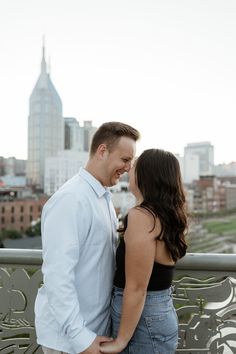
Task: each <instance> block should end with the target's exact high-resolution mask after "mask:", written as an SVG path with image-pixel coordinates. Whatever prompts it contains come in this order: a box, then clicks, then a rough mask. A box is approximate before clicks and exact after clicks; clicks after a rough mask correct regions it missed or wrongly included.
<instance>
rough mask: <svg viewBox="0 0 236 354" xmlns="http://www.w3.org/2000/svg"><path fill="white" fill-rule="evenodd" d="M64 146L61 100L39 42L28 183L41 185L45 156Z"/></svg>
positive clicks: (32, 107) (31, 120) (32, 110)
mask: <svg viewBox="0 0 236 354" xmlns="http://www.w3.org/2000/svg"><path fill="white" fill-rule="evenodd" d="M63 149H64V118H63V116H62V102H61V99H60V96H59V95H58V93H57V91H56V89H55V87H54V85H53V83H52V81H51V78H50V75H49V74H48V73H47V63H46V60H45V43H44V40H43V46H42V61H41V72H40V75H39V78H38V80H37V82H36V85H35V87H34V89H33V91H32V94H31V96H30V105H29V118H28V165H27V179H28V183H29V184H32V185H35V186H36V187H37V188H39V189H43V186H44V168H45V167H44V166H45V160H46V158H47V157H51V156H56V155H57V153H58V152H59V151H61V150H63Z"/></svg>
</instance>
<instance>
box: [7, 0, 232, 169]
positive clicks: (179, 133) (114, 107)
mask: <svg viewBox="0 0 236 354" xmlns="http://www.w3.org/2000/svg"><path fill="white" fill-rule="evenodd" d="M44 34H45V36H46V58H47V59H48V57H49V56H50V58H51V78H52V81H53V83H54V85H55V87H56V88H57V91H58V93H59V95H60V97H61V99H62V102H63V115H64V116H71V117H75V118H77V119H78V120H79V122H83V120H92V121H93V123H94V125H95V126H98V125H100V124H101V123H103V122H105V121H110V120H120V121H123V122H126V123H129V124H131V125H134V126H135V127H136V128H138V129H139V130H140V131H141V133H142V140H141V142H140V143H139V148H138V152H141V151H142V150H143V149H146V148H150V147H157V148H164V149H167V150H170V151H172V152H174V153H179V154H180V155H182V154H183V149H184V146H185V145H186V144H187V143H189V142H197V141H210V142H211V143H212V144H213V145H214V146H215V163H221V162H231V161H236V128H234V127H235V124H234V121H235V117H236V1H235V0H116V1H115V0H83V1H82V0H0V48H1V52H0V156H4V157H8V156H16V157H18V158H26V157H27V119H28V114H29V108H28V107H29V96H30V94H31V92H32V89H33V87H34V85H35V83H36V80H37V78H38V76H39V73H40V63H41V50H42V36H43V35H44Z"/></svg>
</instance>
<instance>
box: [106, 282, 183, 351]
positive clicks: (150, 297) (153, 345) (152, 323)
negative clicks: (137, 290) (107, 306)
mask: <svg viewBox="0 0 236 354" xmlns="http://www.w3.org/2000/svg"><path fill="white" fill-rule="evenodd" d="M122 298H123V289H120V288H117V287H114V289H113V298H112V305H111V316H112V337H113V338H116V337H117V333H118V329H119V323H120V318H121V305H122ZM177 344H178V318H177V315H176V311H175V309H174V306H173V301H172V287H171V288H169V289H167V290H160V291H148V292H147V297H146V301H145V306H144V310H143V313H142V316H141V318H140V321H139V323H138V325H137V327H136V330H135V332H134V335H133V337H132V338H131V340H130V342H129V344H128V346H127V347H126V348H125V349H124V350H123V351H122V352H121V353H122V354H174V353H175V351H176V348H177Z"/></svg>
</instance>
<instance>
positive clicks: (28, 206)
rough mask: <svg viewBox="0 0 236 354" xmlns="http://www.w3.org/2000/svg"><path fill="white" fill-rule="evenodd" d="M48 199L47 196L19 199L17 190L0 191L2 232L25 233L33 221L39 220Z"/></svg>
mask: <svg viewBox="0 0 236 354" xmlns="http://www.w3.org/2000/svg"><path fill="white" fill-rule="evenodd" d="M47 199H48V197H46V196H41V197H26V198H18V197H17V190H6V189H4V190H0V231H3V230H17V231H20V232H24V231H25V230H26V229H27V228H28V227H29V226H31V223H32V221H37V220H39V218H40V217H41V211H42V207H43V205H44V204H45V202H46V201H47Z"/></svg>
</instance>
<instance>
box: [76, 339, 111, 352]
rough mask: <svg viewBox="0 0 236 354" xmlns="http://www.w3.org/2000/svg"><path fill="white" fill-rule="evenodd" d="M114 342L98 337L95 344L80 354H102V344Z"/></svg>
mask: <svg viewBox="0 0 236 354" xmlns="http://www.w3.org/2000/svg"><path fill="white" fill-rule="evenodd" d="M109 341H112V338H109V337H104V336H97V337H96V338H95V339H94V341H93V343H92V344H91V345H90V346H89V347H88V348H87V349H86V350H84V351H83V352H81V353H80V354H101V352H100V344H101V343H105V342H109Z"/></svg>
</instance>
